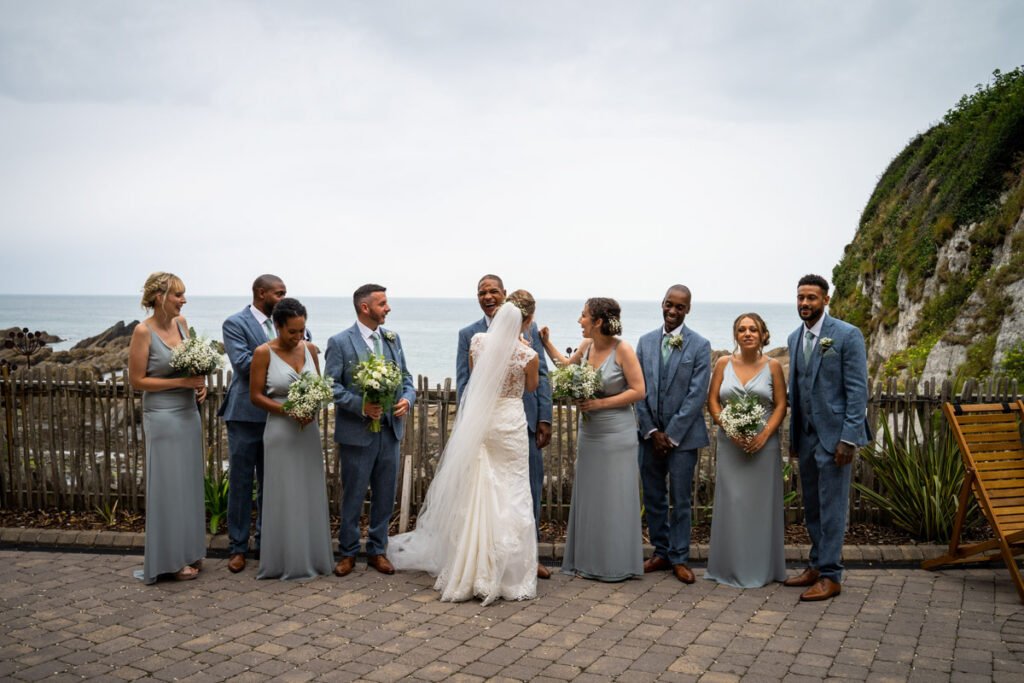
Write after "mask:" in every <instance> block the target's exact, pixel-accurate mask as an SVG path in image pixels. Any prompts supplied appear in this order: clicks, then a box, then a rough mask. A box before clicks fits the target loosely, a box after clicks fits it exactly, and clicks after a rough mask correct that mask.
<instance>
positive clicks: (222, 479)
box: [203, 473, 228, 534]
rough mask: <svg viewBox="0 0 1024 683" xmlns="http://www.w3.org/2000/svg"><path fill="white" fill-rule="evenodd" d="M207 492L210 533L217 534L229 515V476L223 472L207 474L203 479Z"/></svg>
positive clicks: (204, 488)
mask: <svg viewBox="0 0 1024 683" xmlns="http://www.w3.org/2000/svg"><path fill="white" fill-rule="evenodd" d="M203 490H204V493H205V494H206V514H207V515H208V516H209V517H210V533H211V534H216V533H217V531H218V530H219V529H220V524H221V522H222V521H223V520H224V519H226V518H227V516H228V478H227V476H225V475H223V474H218V473H214V474H212V475H210V474H208V475H206V477H205V479H204V481H203Z"/></svg>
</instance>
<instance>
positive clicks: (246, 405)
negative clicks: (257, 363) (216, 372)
mask: <svg viewBox="0 0 1024 683" xmlns="http://www.w3.org/2000/svg"><path fill="white" fill-rule="evenodd" d="M221 332H222V334H223V336H224V351H225V352H227V354H228V359H229V360H230V361H231V370H232V373H233V375H232V377H231V386H230V387H228V393H227V396H226V397H225V399H224V402H223V403H222V404H221V405H220V410H219V411H218V413H217V414H218V415H220V416H221V417H223V418H224V419H225V420H237V421H238V422H266V421H267V413H266V411H264V410H263V409H262V408H257V407H256V406H254V405H253V404H252V401H251V400H249V366H250V365H252V352H253V351H255V350H256V347H257V346H259V345H261V344H266V343H267V332H266V330H264V329H263V328H262V327H261V326H260V324H259V323H258V322H256V318H255V317H254V316H253V314H252V311H250V310H249V307H248V306H246V307H245V308H243V309H242V310H241V311H239V312H238V313H235V314H234V315H232V316H231V317H229V318H228V319H227V320H225V321H224V326H223V327H222V330H221Z"/></svg>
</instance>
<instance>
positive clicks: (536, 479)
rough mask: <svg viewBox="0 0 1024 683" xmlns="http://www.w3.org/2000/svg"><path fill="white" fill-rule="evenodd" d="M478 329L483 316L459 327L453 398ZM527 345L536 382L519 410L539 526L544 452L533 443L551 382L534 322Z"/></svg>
mask: <svg viewBox="0 0 1024 683" xmlns="http://www.w3.org/2000/svg"><path fill="white" fill-rule="evenodd" d="M481 332H487V318H486V317H484V318H480V320H477V321H476V322H475V323H473V324H472V325H467V326H466V327H463V328H462V329H461V330H459V346H458V350H457V351H456V353H455V397H456V401H458V400H460V399H461V398H462V393H463V391H464V390H465V389H466V385H467V384H468V383H469V374H470V372H469V342H470V341H471V340H472V339H473V335H474V334H479V333H481ZM530 346H531V347H532V348H533V350H534V351H536V352H537V356H538V357H539V358H540V370H539V372H540V383H539V384H538V385H537V390H536V391H527V392H524V393H523V410H524V411H525V413H526V427H527V429H528V435H527V441H529V444H530V495H531V497H532V498H533V518H534V520H535V522H536V524H537V529H538V530H539V529H540V498H541V493H542V491H543V488H544V452H543V451H542V450H541V449H540V448H538V447H537V424H538V423H540V422H547V423H548V424H550V423H551V382H550V381H549V380H548V364H547V361H546V360H545V359H544V345H543V343H542V342H541V340H540V333H539V332H538V331H537V325H536V324H532V325H531V326H530Z"/></svg>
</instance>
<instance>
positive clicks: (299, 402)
mask: <svg viewBox="0 0 1024 683" xmlns="http://www.w3.org/2000/svg"><path fill="white" fill-rule="evenodd" d="M333 385H334V379H332V378H331V377H321V376H320V375H318V374H316V373H315V372H309V371H306V372H304V373H302V374H301V375H299V378H298V379H297V380H295V381H294V382H292V384H291V386H290V387H288V398H287V399H286V400H285V402H284V403H283V404H282V405H281V408H282V409H284V412H285V413H287V414H288V415H290V416H291V417H294V418H295V419H296V420H299V421H305V420H312V419H314V418H315V417H316V415H317V413H319V412H320V410H321V409H322V408H323V407H324V406H326V405H329V404H330V403H331V401H333V400H334V390H333V389H332V386H333ZM303 426H305V425H303Z"/></svg>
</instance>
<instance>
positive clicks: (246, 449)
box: [218, 274, 288, 573]
mask: <svg viewBox="0 0 1024 683" xmlns="http://www.w3.org/2000/svg"><path fill="white" fill-rule="evenodd" d="M287 293H288V290H287V288H286V287H285V286H284V282H282V281H281V278H279V277H277V276H276V275H269V274H268V275H260V276H259V277H258V278H256V280H255V281H254V282H253V283H252V303H251V304H250V305H248V306H246V307H245V308H243V309H242V310H241V311H239V312H238V313H235V314H234V315H232V316H230V317H229V318H228V319H227V320H225V321H224V326H223V328H222V333H223V337H224V351H225V352H226V353H227V355H228V360H230V361H231V370H232V372H233V375H232V377H231V386H230V387H228V393H227V396H225V398H224V402H223V403H222V404H221V406H220V410H219V412H218V414H219V415H220V416H221V417H222V418H224V422H225V423H226V425H227V428H228V541H229V546H228V552H229V553H230V557H229V558H228V569H229V570H231V571H232V572H233V573H238V572H240V571H242V570H243V569H245V554H246V553H247V552H248V551H249V527H250V525H251V523H252V487H253V476H254V475H255V481H256V484H257V486H258V487H259V488H258V489H257V494H256V509H257V511H258V514H257V517H256V536H255V547H256V552H259V549H260V526H261V521H262V516H263V514H262V510H263V428H264V426H266V422H267V414H266V412H264V411H263V410H262V409H260V408H257V407H256V406H254V405H253V404H252V401H250V400H249V366H250V365H251V364H252V352H253V351H254V350H255V349H256V347H257V346H260V345H261V344H265V343H267V341H269V340H270V339H273V338H274V324H273V322H272V321H271V320H270V314H271V312H273V310H274V306H276V305H277V302H278V301H280V300H281V299H282V298H284V296H285V295H286V294H287Z"/></svg>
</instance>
